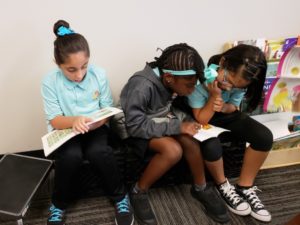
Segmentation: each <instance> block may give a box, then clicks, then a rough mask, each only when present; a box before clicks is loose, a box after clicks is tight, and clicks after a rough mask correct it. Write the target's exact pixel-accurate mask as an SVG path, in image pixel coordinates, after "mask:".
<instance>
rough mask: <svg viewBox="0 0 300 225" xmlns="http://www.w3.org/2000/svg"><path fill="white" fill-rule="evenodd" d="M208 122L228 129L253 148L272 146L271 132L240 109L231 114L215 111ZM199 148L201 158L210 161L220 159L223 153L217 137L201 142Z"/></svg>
mask: <svg viewBox="0 0 300 225" xmlns="http://www.w3.org/2000/svg"><path fill="white" fill-rule="evenodd" d="M209 123H210V124H212V125H215V126H218V127H222V128H225V129H228V130H230V131H231V133H232V135H233V136H234V137H235V138H236V139H237V140H241V141H245V142H248V143H249V144H250V147H251V148H252V149H254V150H257V151H265V152H266V151H270V149H271V148H272V144H273V134H272V132H271V131H270V130H269V129H268V128H267V127H265V126H264V125H263V124H261V123H259V122H257V121H256V120H254V119H252V118H251V117H249V116H248V115H247V114H245V113H242V112H240V111H235V112H233V113H231V114H224V113H215V115H214V116H213V117H212V119H211V120H210V122H209ZM201 150H202V154H203V158H204V159H205V160H207V161H210V162H212V161H216V160H218V159H220V158H221V157H222V153H223V150H222V146H221V143H220V140H219V139H218V138H211V139H208V140H206V141H204V142H202V143H201Z"/></svg>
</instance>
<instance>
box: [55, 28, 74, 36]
mask: <svg viewBox="0 0 300 225" xmlns="http://www.w3.org/2000/svg"><path fill="white" fill-rule="evenodd" d="M57 31H58V32H57V35H58V36H65V35H69V34H75V32H74V31H73V30H72V29H70V28H67V27H65V26H60V27H59V28H58V30H57Z"/></svg>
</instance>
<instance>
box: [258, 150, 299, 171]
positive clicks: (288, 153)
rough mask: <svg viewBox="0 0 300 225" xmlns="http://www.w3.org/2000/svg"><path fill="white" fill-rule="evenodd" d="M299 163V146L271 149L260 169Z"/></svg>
mask: <svg viewBox="0 0 300 225" xmlns="http://www.w3.org/2000/svg"><path fill="white" fill-rule="evenodd" d="M297 164H300V148H288V149H279V150H273V151H271V152H270V153H269V155H268V157H267V159H266V161H265V162H264V164H263V166H262V167H261V169H271V168H277V167H283V166H291V165H297Z"/></svg>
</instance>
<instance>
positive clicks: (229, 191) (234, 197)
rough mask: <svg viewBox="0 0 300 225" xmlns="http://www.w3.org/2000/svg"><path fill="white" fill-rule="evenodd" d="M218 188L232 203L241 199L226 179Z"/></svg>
mask: <svg viewBox="0 0 300 225" xmlns="http://www.w3.org/2000/svg"><path fill="white" fill-rule="evenodd" d="M220 189H221V190H222V191H223V193H224V194H225V196H226V197H227V198H229V200H230V201H231V202H233V204H234V205H235V204H237V203H239V202H240V201H241V197H240V196H239V195H238V194H237V193H236V191H235V188H234V186H233V185H231V184H230V183H228V181H227V182H226V183H225V184H223V185H221V187H220Z"/></svg>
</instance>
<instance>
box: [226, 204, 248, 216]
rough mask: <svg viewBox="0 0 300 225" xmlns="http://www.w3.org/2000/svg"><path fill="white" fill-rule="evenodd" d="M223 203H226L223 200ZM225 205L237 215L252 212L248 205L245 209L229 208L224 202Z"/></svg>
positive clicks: (246, 214) (245, 214)
mask: <svg viewBox="0 0 300 225" xmlns="http://www.w3.org/2000/svg"><path fill="white" fill-rule="evenodd" d="M225 204H226V202H225ZM226 206H227V208H228V209H229V210H230V211H231V212H233V213H234V214H237V215H239V216H248V215H250V214H251V213H252V211H251V207H250V206H249V207H248V208H247V209H246V210H243V211H241V210H235V209H233V208H231V207H230V206H228V205H227V204H226Z"/></svg>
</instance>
